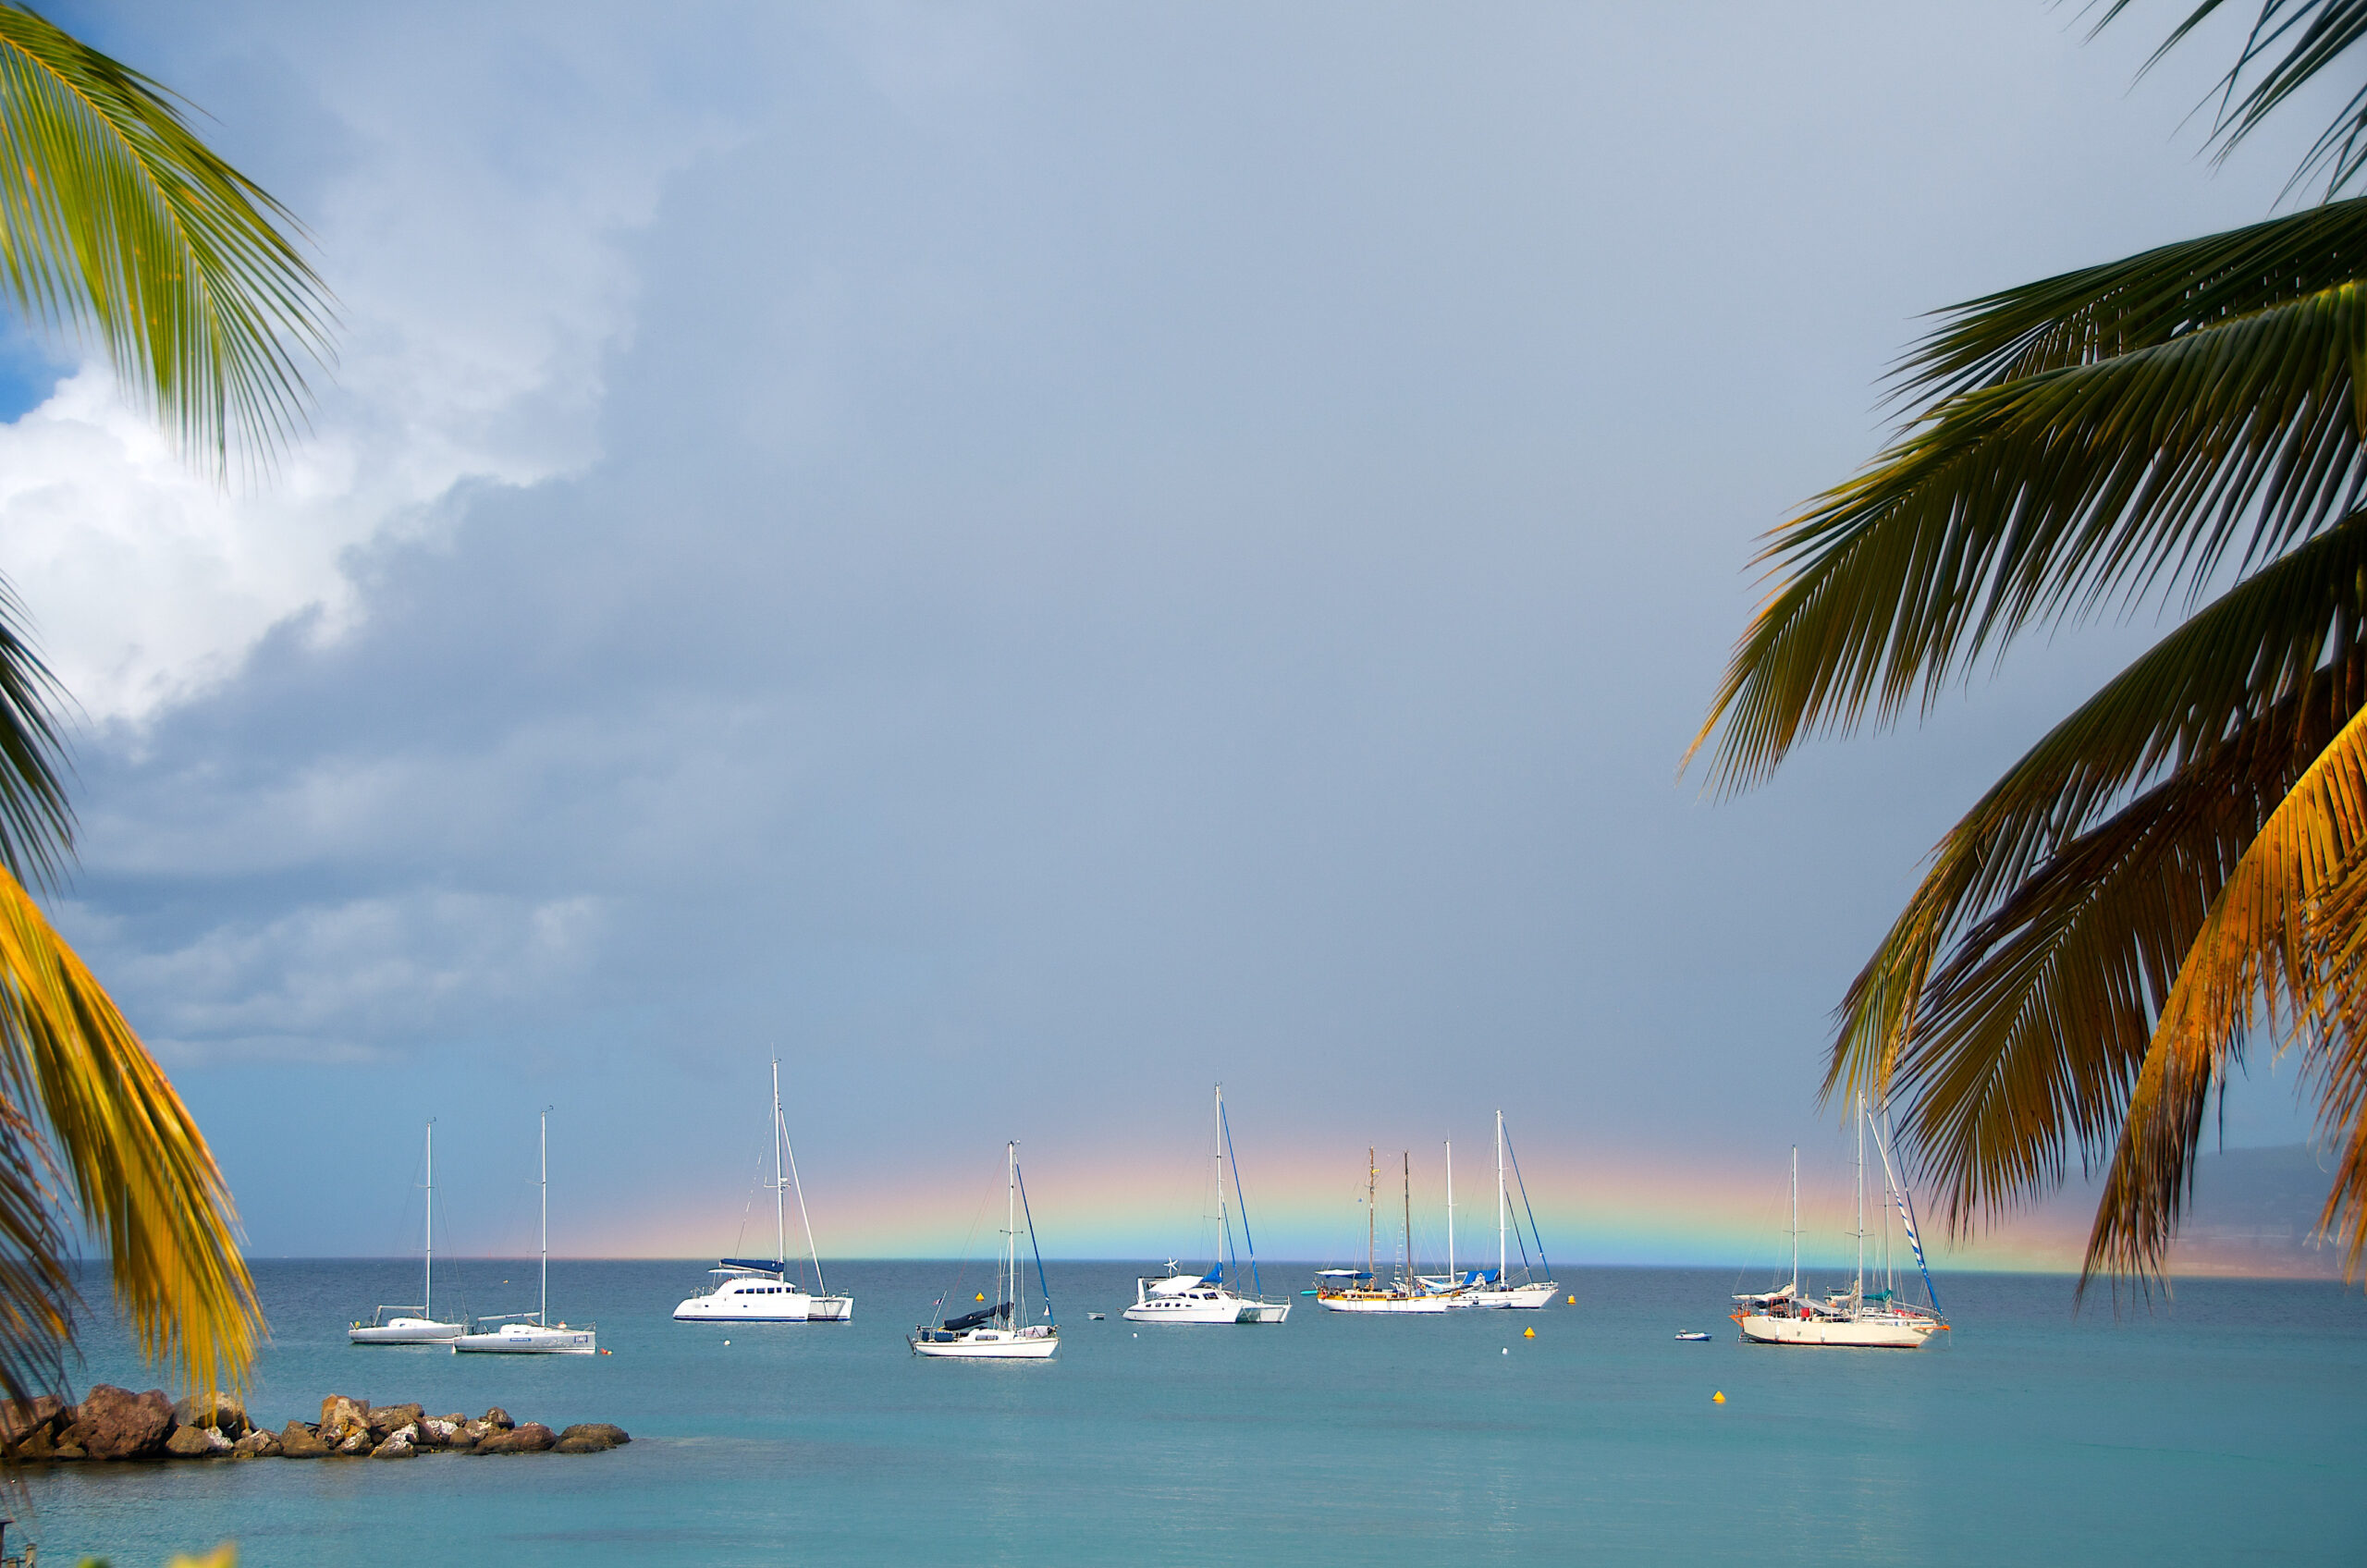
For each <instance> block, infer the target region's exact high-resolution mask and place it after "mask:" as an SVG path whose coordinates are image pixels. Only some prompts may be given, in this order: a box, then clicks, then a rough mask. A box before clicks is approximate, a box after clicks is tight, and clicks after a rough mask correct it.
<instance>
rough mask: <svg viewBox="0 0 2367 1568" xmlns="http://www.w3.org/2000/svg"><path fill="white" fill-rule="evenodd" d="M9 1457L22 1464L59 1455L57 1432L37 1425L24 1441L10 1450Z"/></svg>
mask: <svg viewBox="0 0 2367 1568" xmlns="http://www.w3.org/2000/svg"><path fill="white" fill-rule="evenodd" d="M8 1457H9V1458H11V1459H14V1460H16V1461H18V1463H20V1464H31V1463H33V1462H35V1461H38V1460H43V1459H55V1458H56V1457H57V1434H56V1433H55V1432H53V1431H51V1430H50V1429H49V1428H48V1427H34V1428H33V1429H32V1431H31V1434H30V1435H29V1436H27V1437H26V1438H25V1439H24V1440H23V1441H22V1442H19V1443H18V1444H17V1446H16V1447H14V1448H12V1449H10V1450H9V1451H8Z"/></svg>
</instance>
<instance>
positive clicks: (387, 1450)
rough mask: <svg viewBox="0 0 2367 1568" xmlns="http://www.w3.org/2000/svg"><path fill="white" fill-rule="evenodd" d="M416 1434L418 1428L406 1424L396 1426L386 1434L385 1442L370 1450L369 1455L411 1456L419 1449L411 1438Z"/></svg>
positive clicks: (383, 1457)
mask: <svg viewBox="0 0 2367 1568" xmlns="http://www.w3.org/2000/svg"><path fill="white" fill-rule="evenodd" d="M418 1434H419V1428H418V1427H412V1426H408V1425H406V1426H401V1427H396V1428H395V1429H394V1430H393V1431H392V1432H390V1433H388V1434H387V1436H386V1441H385V1442H382V1443H380V1444H379V1445H378V1446H377V1447H376V1448H374V1449H372V1450H371V1451H370V1457H371V1458H373V1459H411V1458H413V1457H415V1456H416V1455H417V1454H418V1452H419V1449H418V1447H417V1445H416V1444H414V1443H413V1442H412V1441H411V1439H413V1438H414V1437H416V1436H418Z"/></svg>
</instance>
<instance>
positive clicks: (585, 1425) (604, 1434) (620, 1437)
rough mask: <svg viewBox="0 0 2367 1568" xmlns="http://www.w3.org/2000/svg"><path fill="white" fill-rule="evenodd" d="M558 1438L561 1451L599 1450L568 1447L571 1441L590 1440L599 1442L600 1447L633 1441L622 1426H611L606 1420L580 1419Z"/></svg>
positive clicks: (583, 1451)
mask: <svg viewBox="0 0 2367 1568" xmlns="http://www.w3.org/2000/svg"><path fill="white" fill-rule="evenodd" d="M558 1440H559V1445H560V1452H565V1453H593V1452H598V1451H597V1450H595V1449H585V1448H568V1447H567V1446H566V1445H567V1444H569V1443H571V1442H590V1443H597V1444H598V1445H599V1446H600V1448H617V1447H619V1446H621V1445H623V1444H625V1443H629V1442H631V1441H632V1437H631V1436H630V1435H628V1434H627V1433H626V1431H625V1429H624V1428H623V1427H617V1426H611V1425H610V1424H609V1423H607V1422H606V1421H579V1422H577V1423H576V1424H575V1425H574V1426H572V1427H569V1428H568V1429H567V1430H566V1431H564V1432H561V1433H560V1434H559V1435H558Z"/></svg>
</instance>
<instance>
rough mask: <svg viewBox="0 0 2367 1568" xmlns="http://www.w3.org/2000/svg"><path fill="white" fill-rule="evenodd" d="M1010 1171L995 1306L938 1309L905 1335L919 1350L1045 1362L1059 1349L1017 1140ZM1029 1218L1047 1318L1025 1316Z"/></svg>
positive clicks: (1012, 1147)
mask: <svg viewBox="0 0 2367 1568" xmlns="http://www.w3.org/2000/svg"><path fill="white" fill-rule="evenodd" d="M1009 1151H1010V1156H1011V1166H1010V1175H1009V1177H1008V1179H1007V1182H1006V1185H1005V1191H1004V1195H1003V1227H1002V1234H1003V1256H1000V1257H999V1258H997V1259H995V1296H996V1302H995V1305H992V1306H988V1307H984V1308H982V1309H980V1310H979V1311H976V1312H965V1313H963V1314H962V1315H961V1316H960V1317H946V1316H945V1310H944V1307H943V1306H942V1305H939V1306H938V1320H937V1321H936V1322H934V1323H924V1324H922V1325H921V1326H920V1327H919V1328H917V1329H914V1330H913V1331H912V1332H911V1333H910V1334H908V1335H906V1336H905V1341H904V1342H905V1343H907V1344H909V1345H911V1346H912V1347H913V1354H915V1355H929V1356H950V1357H956V1358H960V1359H964V1360H979V1361H987V1360H993V1361H1041V1360H1043V1359H1044V1358H1045V1357H1047V1356H1049V1355H1050V1354H1052V1353H1053V1352H1054V1351H1056V1350H1058V1349H1060V1348H1061V1328H1060V1325H1059V1324H1058V1323H1055V1322H1054V1321H1053V1320H1052V1287H1051V1285H1050V1284H1049V1282H1047V1281H1046V1280H1045V1278H1044V1249H1043V1248H1041V1247H1039V1246H1037V1245H1036V1217H1035V1216H1034V1215H1033V1214H1032V1213H1030V1212H1029V1211H1028V1208H1027V1188H1026V1184H1025V1183H1024V1182H1022V1181H1021V1180H1020V1175H1019V1145H1018V1144H1016V1143H1012V1144H1011V1145H1009ZM1022 1217H1024V1218H1025V1219H1026V1220H1027V1245H1028V1249H1029V1250H1030V1251H1032V1252H1033V1253H1034V1254H1035V1255H1036V1285H1037V1287H1038V1288H1039V1289H1041V1291H1042V1292H1043V1295H1044V1320H1043V1321H1042V1322H1040V1323H1030V1322H1029V1321H1027V1279H1026V1276H1025V1275H1024V1274H1022V1273H1020V1271H1019V1221H1020V1219H1022Z"/></svg>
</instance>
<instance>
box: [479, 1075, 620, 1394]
mask: <svg viewBox="0 0 2367 1568" xmlns="http://www.w3.org/2000/svg"><path fill="white" fill-rule="evenodd" d="M541 1123H542V1135H541V1138H540V1140H539V1142H538V1144H537V1145H536V1155H535V1167H536V1180H537V1182H539V1184H540V1186H541V1192H542V1195H541V1202H540V1209H539V1212H538V1215H537V1217H536V1220H535V1227H534V1229H535V1245H536V1246H537V1247H538V1248H539V1249H540V1251H541V1254H542V1267H541V1287H542V1294H541V1300H540V1302H539V1303H538V1304H537V1305H536V1306H535V1308H534V1310H533V1311H532V1312H509V1313H503V1314H500V1315H499V1316H497V1317H480V1318H478V1319H477V1320H476V1325H475V1326H476V1329H477V1331H476V1332H475V1333H471V1334H462V1335H461V1336H460V1338H459V1339H457V1340H454V1341H452V1353H453V1354H455V1355H460V1354H480V1355H591V1354H594V1353H595V1352H596V1351H597V1350H598V1349H599V1348H600V1347H599V1341H598V1336H597V1334H596V1333H595V1328H594V1325H592V1324H589V1323H586V1324H584V1325H583V1326H582V1327H581V1328H570V1327H569V1326H568V1325H567V1324H565V1323H553V1322H552V1321H551V1320H550V1314H551V1159H550V1155H551V1113H550V1111H549V1110H548V1109H545V1110H544V1111H543V1114H542V1118H541ZM488 1323H497V1324H499V1325H500V1327H499V1328H497V1329H492V1330H490V1331H487V1330H486V1329H485V1328H484V1325H485V1324H488Z"/></svg>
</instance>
